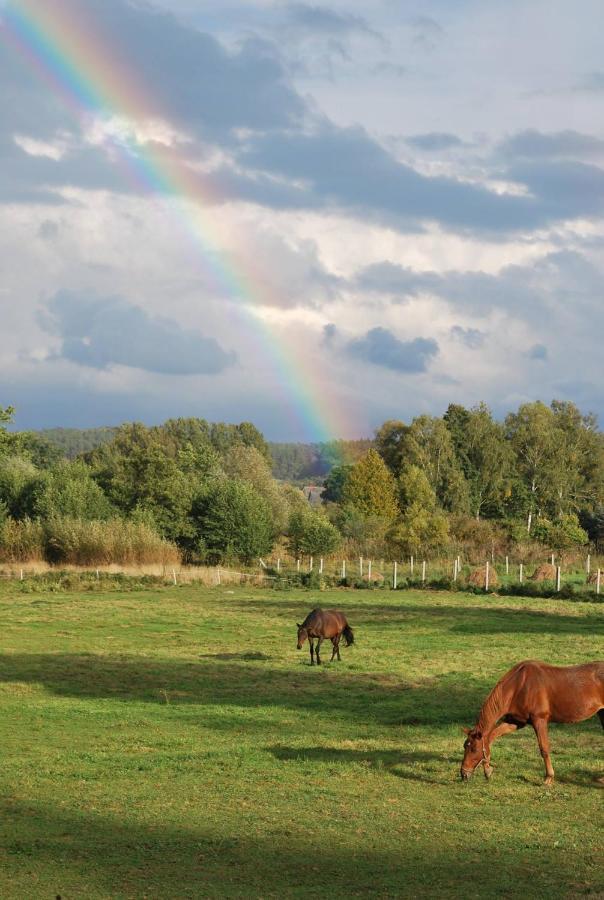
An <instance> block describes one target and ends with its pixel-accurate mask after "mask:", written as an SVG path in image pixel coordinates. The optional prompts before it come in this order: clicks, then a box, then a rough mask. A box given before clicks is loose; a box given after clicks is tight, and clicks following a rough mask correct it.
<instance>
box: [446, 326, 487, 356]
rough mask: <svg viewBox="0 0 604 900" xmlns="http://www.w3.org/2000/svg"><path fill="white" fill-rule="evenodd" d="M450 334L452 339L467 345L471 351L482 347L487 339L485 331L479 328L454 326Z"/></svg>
mask: <svg viewBox="0 0 604 900" xmlns="http://www.w3.org/2000/svg"><path fill="white" fill-rule="evenodd" d="M450 333H451V337H452V338H454V339H455V340H457V341H460V342H461V343H462V344H465V346H466V347H469V349H470V350H478V349H479V348H480V347H482V346H483V345H484V342H485V340H486V337H487V336H486V334H485V333H484V331H480V330H479V329H478V328H462V327H461V325H454V326H453V328H452V329H451V332H450Z"/></svg>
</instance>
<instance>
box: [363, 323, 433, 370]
mask: <svg viewBox="0 0 604 900" xmlns="http://www.w3.org/2000/svg"><path fill="white" fill-rule="evenodd" d="M346 351H347V353H348V354H349V355H350V356H353V357H355V359H360V360H363V361H364V362H369V363H372V364H373V365H375V366H382V367H383V368H385V369H392V370H393V371H395V372H406V373H418V372H425V371H426V369H427V366H428V363H429V362H430V360H431V359H432V357H433V356H436V354H437V353H438V344H437V343H436V341H434V340H432V338H415V340H413V341H401V340H399V339H398V338H397V337H396V336H395V335H394V334H393V333H392V332H391V331H389V330H388V329H387V328H380V327H378V328H372V329H371V330H370V331H368V332H367V334H365V335H363V337H359V338H354V339H353V340H352V341H349V343H348V344H347V345H346Z"/></svg>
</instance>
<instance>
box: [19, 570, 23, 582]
mask: <svg viewBox="0 0 604 900" xmlns="http://www.w3.org/2000/svg"><path fill="white" fill-rule="evenodd" d="M20 580H21V581H23V569H21V575H20Z"/></svg>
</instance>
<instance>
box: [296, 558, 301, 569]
mask: <svg viewBox="0 0 604 900" xmlns="http://www.w3.org/2000/svg"><path fill="white" fill-rule="evenodd" d="M299 571H300V560H299V559H297V560H296V572H299Z"/></svg>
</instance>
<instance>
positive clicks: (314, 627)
mask: <svg viewBox="0 0 604 900" xmlns="http://www.w3.org/2000/svg"><path fill="white" fill-rule="evenodd" d="M342 635H344V640H345V641H346V646H347V647H350V645H351V644H354V634H353V633H352V628H351V627H350V625H349V624H348V622H347V620H346V616H345V615H344V614H343V613H341V612H338V611H337V610H336V609H313V611H312V612H310V613H309V614H308V615H307V616H306V618H305V619H304V621H303V622H302V624H301V625H298V650H301V649H302V645H303V644H304V641H305V640H306V638H308V641H309V643H310V664H311V666H314V664H315V660H314V657H315V656H316V657H317V665H318V666H320V665H321V657H320V655H319V651H320V649H321V644H322V642H323V639H324V638H329V639H330V640H331V643H332V644H333V650H332V653H331V659H330V662H333V658H334V656H336V655H337V657H338V660H340V659H341V656H340V640H341V638H342ZM315 638H316V639H317V649H316V651H315Z"/></svg>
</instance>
